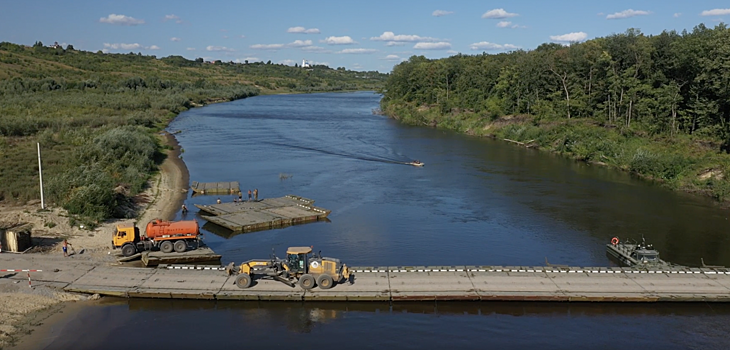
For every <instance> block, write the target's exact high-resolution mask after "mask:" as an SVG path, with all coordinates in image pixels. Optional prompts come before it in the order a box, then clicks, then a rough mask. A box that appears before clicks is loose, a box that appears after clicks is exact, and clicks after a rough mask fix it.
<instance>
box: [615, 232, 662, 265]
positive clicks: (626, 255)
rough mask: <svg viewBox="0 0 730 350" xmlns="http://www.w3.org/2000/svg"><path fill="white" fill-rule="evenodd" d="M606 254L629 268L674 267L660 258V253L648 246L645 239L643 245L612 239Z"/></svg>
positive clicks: (642, 239)
mask: <svg viewBox="0 0 730 350" xmlns="http://www.w3.org/2000/svg"><path fill="white" fill-rule="evenodd" d="M606 254H608V255H609V256H610V257H612V258H614V259H616V260H618V262H620V263H621V264H622V265H625V266H628V267H669V266H673V265H672V264H671V263H669V262H666V261H664V260H662V259H660V258H659V251H657V250H656V249H654V246H652V245H651V244H646V241H645V240H644V238H643V237H642V238H641V243H638V242H635V241H630V240H627V241H626V242H621V241H620V240H619V239H618V237H613V238H611V243H608V244H606Z"/></svg>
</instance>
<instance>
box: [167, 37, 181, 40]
mask: <svg viewBox="0 0 730 350" xmlns="http://www.w3.org/2000/svg"><path fill="white" fill-rule="evenodd" d="M180 40H182V39H180V38H178V37H172V38H170V41H180Z"/></svg>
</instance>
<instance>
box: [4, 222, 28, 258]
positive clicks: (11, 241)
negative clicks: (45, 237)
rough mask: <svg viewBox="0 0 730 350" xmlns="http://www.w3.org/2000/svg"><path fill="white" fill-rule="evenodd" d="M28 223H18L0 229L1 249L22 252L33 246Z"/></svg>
mask: <svg viewBox="0 0 730 350" xmlns="http://www.w3.org/2000/svg"><path fill="white" fill-rule="evenodd" d="M31 228H32V226H31V225H29V224H20V225H15V226H11V227H8V228H4V229H0V247H2V251H9V252H13V253H22V252H25V251H26V250H28V249H30V248H31V247H32V246H33V243H32V241H31Z"/></svg>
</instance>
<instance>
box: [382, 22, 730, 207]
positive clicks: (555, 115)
mask: <svg viewBox="0 0 730 350" xmlns="http://www.w3.org/2000/svg"><path fill="white" fill-rule="evenodd" d="M381 104H382V106H381V108H382V109H383V110H384V111H385V113H386V114H389V115H391V116H393V117H396V118H399V119H401V120H404V121H406V122H411V123H416V124H422V125H433V126H443V127H449V128H454V129H458V130H461V131H467V132H470V133H475V134H480V133H485V131H484V130H485V128H486V129H490V126H489V125H490V123H491V121H493V120H495V119H496V118H500V117H503V116H523V115H528V116H529V117H527V119H525V118H518V119H519V120H523V121H525V120H527V121H528V122H526V123H522V125H519V126H509V127H506V128H501V129H500V128H497V129H499V130H500V131H499V132H497V133H498V134H499V135H500V136H506V137H515V138H517V137H520V135H518V131H519V133H522V136H521V137H523V138H524V140H531V139H534V141H535V142H537V143H539V144H540V146H542V147H545V148H550V149H553V150H556V151H559V152H565V153H568V154H571V155H573V156H576V157H578V158H581V159H587V160H591V161H600V162H607V163H613V164H614V165H616V166H619V167H623V168H626V169H630V170H632V171H636V172H637V173H640V174H643V175H647V176H650V177H653V178H660V179H664V180H667V181H669V182H672V181H680V180H681V181H685V180H683V179H684V178H686V177H688V175H691V176H689V177H690V178H694V179H696V178H697V176H696V175H697V174H698V173H702V172H703V171H708V169H712V168H721V169H720V170H722V171H718V172H710V173H712V174H716V173H722V174H730V168H728V169H725V167H726V166H727V164H730V163H728V161H727V159H726V158H727V157H725V158H721V159H720V158H717V157H716V156H714V155H713V154H719V153H718V152H719V151H720V150H721V149H725V150H727V149H728V148H729V147H728V146H730V29H728V27H727V26H726V25H724V24H720V25H718V26H716V27H715V28H707V27H706V26H705V25H702V24H701V25H698V26H697V27H695V28H694V29H693V30H692V31H684V32H682V33H677V32H674V31H665V32H663V33H661V34H659V35H653V36H648V35H644V34H642V33H641V32H640V31H639V30H637V29H629V30H627V31H626V32H624V33H620V34H613V35H610V36H607V37H603V38H597V39H593V40H590V41H587V42H584V43H574V44H571V45H569V46H563V45H558V44H543V45H540V46H539V47H537V48H536V49H534V50H532V51H522V50H518V51H514V52H510V53H501V54H496V55H489V54H481V55H475V56H466V55H456V56H452V57H449V58H444V59H439V60H429V59H426V58H425V57H423V56H413V57H411V58H410V59H409V60H408V61H406V62H403V63H401V64H399V65H397V66H396V67H395V68H394V69H393V72H392V74H391V76H390V78H389V79H388V81H387V83H386V86H385V89H384V98H383V100H382V102H381ZM502 119H504V118H502ZM502 124H504V123H502ZM588 127H592V128H594V129H595V128H600V129H595V130H588V129H586V128H588ZM497 129H491V130H492V131H490V132H486V133H493V132H496V131H494V130H497ZM526 135H529V136H526ZM528 137H529V138H528ZM660 143H661V145H658V144H660ZM629 144H630V145H631V146H627V145H629ZM698 144H700V145H702V146H701V147H696V146H697V145H698ZM677 145H682V147H683V149H679V148H678V147H679V146H677ZM627 147H628V148H627ZM678 154H679V155H678ZM699 154H702V155H699ZM703 157H704V158H703ZM710 158H711V159H712V161H709V160H708V159H710ZM720 177H722V176H720ZM715 180H718V179H715ZM681 181H680V182H681ZM685 185H686V183H683V184H682V186H685ZM695 185H697V184H695ZM719 185H722V186H724V187H723V189H722V191H721V192H723V193H721V194H718V192H717V188H718V186H719ZM690 187H691V186H690ZM697 188H700V189H701V190H706V189H708V188H711V191H712V192H713V194H715V195H716V196H718V197H724V196H726V194H725V193H726V192H727V193H730V190H728V189H730V183H727V181H724V182H723V183H722V184H720V183H717V182H713V183H711V184H707V183H703V184H699V185H697V186H694V187H693V189H697Z"/></svg>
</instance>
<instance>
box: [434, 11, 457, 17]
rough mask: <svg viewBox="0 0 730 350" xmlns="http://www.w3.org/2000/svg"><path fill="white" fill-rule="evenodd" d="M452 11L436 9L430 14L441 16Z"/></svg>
mask: <svg viewBox="0 0 730 350" xmlns="http://www.w3.org/2000/svg"><path fill="white" fill-rule="evenodd" d="M452 13H454V11H444V10H436V11H433V13H432V15H433V16H434V17H441V16H446V15H450V14H452Z"/></svg>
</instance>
